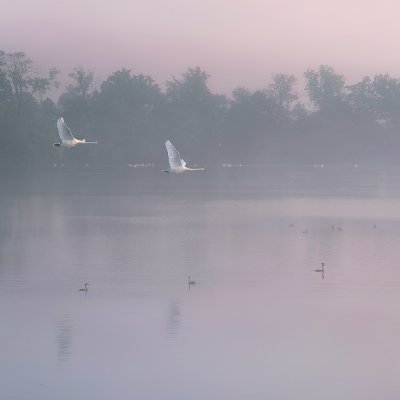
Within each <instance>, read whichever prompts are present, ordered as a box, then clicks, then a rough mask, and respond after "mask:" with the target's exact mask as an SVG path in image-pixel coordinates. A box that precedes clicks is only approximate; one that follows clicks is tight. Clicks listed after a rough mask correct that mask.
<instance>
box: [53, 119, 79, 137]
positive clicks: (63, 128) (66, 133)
mask: <svg viewBox="0 0 400 400" xmlns="http://www.w3.org/2000/svg"><path fill="white" fill-rule="evenodd" d="M57 129H58V134H59V135H60V138H61V140H65V141H68V140H74V139H75V138H74V137H73V136H72V133H71V130H70V129H69V128H68V126H67V124H66V123H65V122H64V118H58V120H57Z"/></svg>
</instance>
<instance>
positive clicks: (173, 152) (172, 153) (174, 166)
mask: <svg viewBox="0 0 400 400" xmlns="http://www.w3.org/2000/svg"><path fill="white" fill-rule="evenodd" d="M165 147H166V148H167V152H168V161H169V167H170V168H169V169H163V170H162V172H165V173H170V174H171V173H173V174H181V173H182V172H186V171H204V168H188V167H186V162H185V160H183V159H182V158H181V156H180V155H179V152H178V150H177V149H176V148H175V147H174V146H173V144H172V143H171V142H170V141H169V140H167V141H166V142H165Z"/></svg>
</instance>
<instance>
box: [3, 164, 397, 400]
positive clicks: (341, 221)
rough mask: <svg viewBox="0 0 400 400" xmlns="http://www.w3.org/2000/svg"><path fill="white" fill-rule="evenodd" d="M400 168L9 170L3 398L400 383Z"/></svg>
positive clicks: (359, 389) (373, 387)
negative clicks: (176, 172) (169, 172)
mask: <svg viewBox="0 0 400 400" xmlns="http://www.w3.org/2000/svg"><path fill="white" fill-rule="evenodd" d="M399 182H400V181H399V173H398V171H397V170H383V169H382V170H380V171H377V170H376V169H375V170H373V169H368V168H366V167H361V166H360V167H358V168H355V167H354V166H348V167H338V166H329V165H327V166H323V167H321V166H318V167H314V166H308V167H302V168H299V167H288V166H280V167H273V166H269V167H259V168H256V167H225V168H224V167H211V168H208V169H207V170H206V171H205V172H204V173H201V174H194V175H191V174H187V175H185V174H183V175H182V176H166V175H163V174H161V172H160V168H158V166H154V167H148V168H130V167H125V168H124V169H120V170H118V171H107V170H99V169H98V170H96V169H95V168H92V169H91V167H90V166H89V167H84V166H82V167H81V168H80V169H78V168H75V169H74V168H71V167H69V168H68V166H65V167H54V168H53V169H51V170H48V169H37V170H29V171H28V170H26V169H24V170H22V171H19V172H16V170H14V173H13V174H7V173H4V172H3V173H2V174H1V178H0V183H1V187H2V192H1V195H0V205H1V207H0V220H1V225H0V226H1V229H0V266H1V268H0V299H1V301H0V316H1V326H2V329H1V330H0V343H1V344H2V345H1V348H2V362H1V363H0V384H1V388H2V389H1V391H2V396H4V398H9V399H41V400H42V399H49V400H50V399H54V398H57V399H71V398H76V399H81V398H82V399H83V398H96V399H109V398H111V397H112V398H127V397H131V398H141V399H155V398H164V399H187V398H192V399H204V398H207V399H221V398H232V399H243V398H249V397H251V398H254V399H264V398H266V397H268V398H270V397H271V398H282V399H287V398H296V399H299V398H300V399H319V398H324V399H338V398H340V399H357V398H358V399H361V398H364V399H365V398H371V399H372V398H375V397H376V396H377V395H378V394H379V396H380V397H381V398H386V399H389V398H396V397H397V396H398V394H399V392H400V388H399V385H398V379H397V378H398V373H399V369H398V362H397V359H396V353H395V351H394V349H396V348H397V337H398V334H399V331H400V318H399V313H398V306H397V304H398V303H399V300H400V299H399V291H398V286H399V283H400V275H399V273H398V271H397V266H396V262H395V260H396V259H398V258H399V248H398V245H397V238H398V235H399V233H400V213H399V211H398V210H399V209H400V207H399V206H400V200H399V199H400V184H399ZM321 262H324V263H325V264H326V267H325V274H324V279H322V276H321V274H320V273H317V272H314V271H313V270H314V269H317V268H319V267H320V265H321ZM189 275H190V276H191V279H192V280H195V281H196V284H195V285H192V286H190V287H189V285H188V276H189ZM84 282H89V283H90V286H89V290H88V291H87V293H85V292H79V291H78V289H79V288H81V287H82V285H83V284H84ZM189 289H190V290H189Z"/></svg>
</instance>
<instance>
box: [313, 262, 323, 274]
mask: <svg viewBox="0 0 400 400" xmlns="http://www.w3.org/2000/svg"><path fill="white" fill-rule="evenodd" d="M314 271H315V272H322V273H324V272H325V263H323V262H322V263H321V268H319V269H314Z"/></svg>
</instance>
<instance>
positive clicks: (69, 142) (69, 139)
mask: <svg viewBox="0 0 400 400" xmlns="http://www.w3.org/2000/svg"><path fill="white" fill-rule="evenodd" d="M57 129H58V134H59V135H60V139H61V142H60V143H54V144H53V146H54V147H66V148H67V149H72V148H73V147H75V146H76V145H77V144H97V143H98V142H97V141H96V142H87V141H86V139H82V140H79V139H75V138H74V136H73V135H72V133H71V130H70V129H69V128H68V126H67V124H66V123H65V122H64V118H58V120H57Z"/></svg>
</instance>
